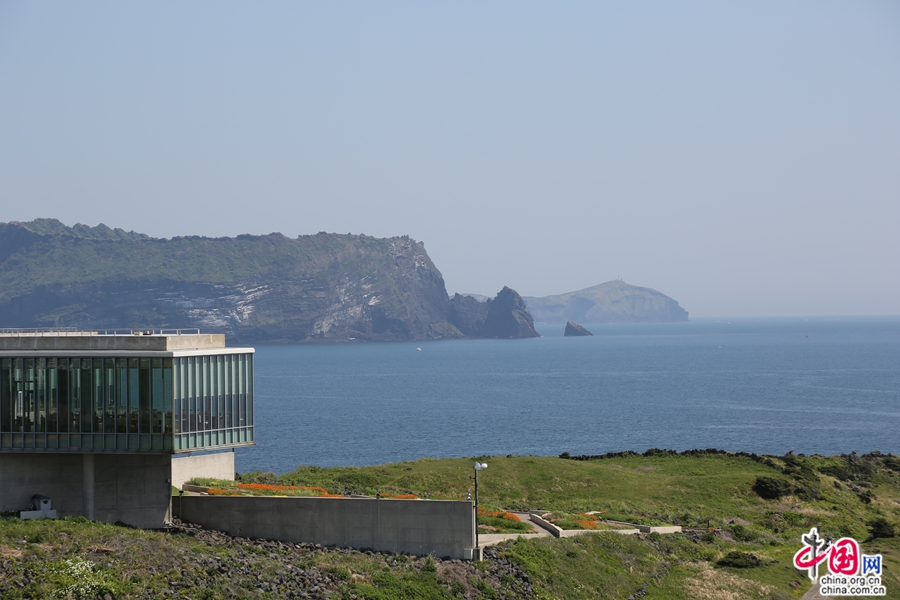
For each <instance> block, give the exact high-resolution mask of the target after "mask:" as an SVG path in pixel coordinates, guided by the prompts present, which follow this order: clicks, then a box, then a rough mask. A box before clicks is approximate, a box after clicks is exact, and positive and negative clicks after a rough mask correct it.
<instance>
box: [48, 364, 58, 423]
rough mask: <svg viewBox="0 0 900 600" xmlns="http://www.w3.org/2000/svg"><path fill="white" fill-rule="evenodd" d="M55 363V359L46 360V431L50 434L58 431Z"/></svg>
mask: <svg viewBox="0 0 900 600" xmlns="http://www.w3.org/2000/svg"><path fill="white" fill-rule="evenodd" d="M56 363H57V361H56V359H55V358H48V359H47V371H46V373H47V431H48V432H50V433H56V431H57V430H58V429H59V420H58V410H59V405H58V397H59V395H58V394H59V380H58V378H57V371H56V369H57V364H56ZM48 439H50V438H48ZM52 439H53V440H56V439H57V438H56V437H53V438H52Z"/></svg>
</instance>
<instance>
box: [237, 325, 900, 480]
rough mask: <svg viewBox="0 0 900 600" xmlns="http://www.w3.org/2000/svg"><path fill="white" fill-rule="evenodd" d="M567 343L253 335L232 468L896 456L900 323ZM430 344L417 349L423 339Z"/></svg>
mask: <svg viewBox="0 0 900 600" xmlns="http://www.w3.org/2000/svg"><path fill="white" fill-rule="evenodd" d="M586 327H588V329H590V330H591V331H593V332H594V337H581V338H566V337H563V336H562V331H563V327H562V326H560V325H543V326H542V325H538V330H539V331H541V333H543V334H544V336H545V337H542V338H534V339H525V340H448V341H438V342H410V343H406V342H395V343H357V344H331V345H309V344H305V345H287V346H257V348H256V352H257V354H256V362H255V369H256V389H255V391H256V440H257V444H258V445H257V446H256V447H254V448H249V449H242V450H239V451H238V452H237V456H236V461H237V463H236V466H237V469H238V471H249V470H264V471H274V472H276V473H284V472H288V471H291V470H293V469H294V468H296V467H297V466H298V465H301V464H303V465H319V466H339V465H371V464H381V463H386V462H396V461H403V460H414V459H417V458H422V457H435V458H443V457H458V456H478V455H506V454H517V455H525V454H534V455H558V454H559V453H561V452H563V451H568V452H570V453H572V454H602V453H604V452H612V451H621V450H635V451H644V450H646V449H647V448H653V447H656V448H669V449H675V450H686V449H690V448H711V447H712V448H721V449H725V450H732V451H737V450H743V451H747V452H757V453H775V454H783V453H785V452H787V451H789V450H794V451H796V452H804V453H807V454H813V453H821V454H839V453H844V452H850V451H857V452H860V453H863V452H869V451H872V450H876V449H877V450H881V451H882V452H895V453H896V452H900V317H877V318H875V317H872V318H862V317H857V318H845V317H842V318H839V319H837V318H836V319H824V318H809V319H797V318H795V319H787V318H785V319H732V320H730V321H728V320H721V321H720V320H703V319H698V320H695V321H692V322H689V323H665V324H620V325H612V324H586ZM417 348H421V350H417Z"/></svg>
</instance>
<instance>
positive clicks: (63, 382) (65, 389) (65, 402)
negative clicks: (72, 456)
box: [56, 358, 70, 447]
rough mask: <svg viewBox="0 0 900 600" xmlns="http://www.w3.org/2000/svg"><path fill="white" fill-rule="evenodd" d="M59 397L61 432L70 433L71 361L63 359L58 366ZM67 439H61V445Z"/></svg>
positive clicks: (58, 362)
mask: <svg viewBox="0 0 900 600" xmlns="http://www.w3.org/2000/svg"><path fill="white" fill-rule="evenodd" d="M56 377H57V385H58V386H59V389H58V390H57V393H56V395H57V397H58V398H59V430H60V431H61V432H68V431H69V419H70V416H69V404H70V400H69V361H68V359H65V358H61V359H59V360H58V361H57V365H56ZM64 439H65V438H60V445H61V447H62V441H63V440H64Z"/></svg>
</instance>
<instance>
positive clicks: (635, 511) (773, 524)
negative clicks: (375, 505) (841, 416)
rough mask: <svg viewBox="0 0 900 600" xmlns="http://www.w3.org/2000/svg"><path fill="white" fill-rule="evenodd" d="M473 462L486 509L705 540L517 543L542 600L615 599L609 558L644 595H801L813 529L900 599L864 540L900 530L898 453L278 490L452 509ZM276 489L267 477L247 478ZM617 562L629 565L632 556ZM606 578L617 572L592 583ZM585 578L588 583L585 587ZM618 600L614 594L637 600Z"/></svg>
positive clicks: (513, 466)
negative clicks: (848, 542)
mask: <svg viewBox="0 0 900 600" xmlns="http://www.w3.org/2000/svg"><path fill="white" fill-rule="evenodd" d="M475 460H481V461H486V462H487V463H488V465H489V468H488V469H487V470H486V471H483V472H482V473H481V474H480V475H479V495H480V499H481V502H482V503H483V504H486V505H489V506H495V507H498V508H507V509H522V510H528V509H532V510H533V509H544V510H554V511H560V512H569V513H578V512H585V511H608V514H611V515H619V516H623V517H627V516H631V517H632V519H639V518H644V519H651V520H656V521H663V522H666V523H671V524H677V525H681V526H683V527H685V528H693V529H696V530H697V531H696V532H694V533H690V534H686V535H675V536H663V537H658V538H656V536H652V537H654V538H656V539H653V540H650V539H649V538H648V540H644V541H640V540H628V539H626V540H622V539H619V538H609V537H608V536H609V535H610V534H606V536H604V535H603V534H598V535H597V536H589V538H583V539H582V538H577V539H567V540H550V539H542V540H521V541H519V542H516V543H513V544H512V545H511V546H509V547H508V548H506V549H505V550H504V552H505V554H506V556H509V557H511V558H512V559H513V560H514V561H515V562H517V563H518V564H522V565H524V566H525V567H526V569H527V570H528V572H529V574H530V575H532V576H533V577H534V578H535V580H537V581H540V582H541V583H539V584H538V585H537V587H538V589H539V590H542V593H543V594H545V595H546V597H561V598H592V597H600V596H602V595H604V594H608V593H611V592H608V590H607V586H613V587H615V586H614V585H613V583H611V582H610V579H609V578H614V579H615V578H621V577H623V574H622V573H621V572H619V571H616V569H612V571H616V572H615V573H614V572H612V571H610V568H609V567H608V565H609V560H611V559H610V555H615V556H618V557H619V559H617V560H619V561H622V560H624V563H623V564H629V565H630V561H636V564H638V563H640V564H642V565H643V566H642V567H640V569H641V572H642V573H644V575H645V576H646V575H647V574H648V573H655V574H656V575H653V576H649V580H648V581H644V583H645V584H646V585H647V590H646V593H647V596H646V597H647V598H704V597H709V598H713V597H717V596H716V595H715V594H712V592H711V591H710V590H715V589H729V590H732V592H733V593H735V594H738V595H736V596H733V597H735V598H744V597H746V598H756V597H759V598H778V597H792V596H793V593H794V591H795V590H802V589H806V588H807V587H808V585H809V581H808V579H807V578H806V575H805V573H798V572H797V571H796V570H795V569H794V568H793V567H792V566H791V558H792V556H793V554H794V553H795V552H796V551H797V550H798V549H799V548H800V545H799V540H800V536H801V535H802V534H803V533H806V532H808V531H809V529H810V528H811V527H813V526H817V525H818V526H821V528H822V529H821V530H822V533H823V535H831V536H833V537H834V538H839V537H842V536H851V537H854V538H855V539H857V540H858V541H860V542H862V543H863V552H864V553H867V554H877V553H881V554H883V555H884V559H885V563H886V567H885V575H884V577H883V581H884V582H885V584H886V585H887V587H888V597H893V598H900V538H897V537H893V538H887V539H883V538H877V539H870V538H871V535H870V531H869V529H870V525H871V524H872V523H873V522H875V521H876V520H877V519H884V520H886V521H887V522H888V523H889V524H891V525H893V526H894V528H895V529H897V530H900V458H898V457H896V456H892V455H885V456H883V455H879V454H871V455H866V456H856V455H849V456H844V457H840V456H832V457H822V456H801V455H796V456H795V455H788V456H783V457H760V456H756V455H736V454H725V453H719V452H716V451H711V452H707V451H701V452H686V453H682V454H676V453H670V452H666V451H655V450H650V451H648V452H647V453H645V454H643V455H638V454H634V453H620V454H614V455H606V456H605V457H602V458H599V457H598V458H595V459H593V460H571V459H563V458H555V457H531V456H510V457H484V456H483V457H473V458H467V459H446V460H430V459H426V460H419V461H415V462H409V463H397V464H389V465H381V466H375V467H359V468H333V469H321V468H317V467H300V468H298V469H297V470H295V471H294V472H292V473H288V474H285V475H282V476H281V477H278V478H277V479H278V481H279V482H282V483H291V484H309V485H319V486H323V487H325V488H328V489H329V490H330V491H334V492H344V493H346V492H349V491H356V492H362V493H374V492H384V493H414V494H417V495H419V496H427V497H432V498H438V497H446V498H454V497H462V496H464V495H465V494H466V492H471V491H472V482H471V480H470V479H469V475H470V474H471V472H472V465H473V463H474V461H475ZM271 478H273V476H271V475H265V474H260V473H252V474H247V475H245V477H244V479H257V480H265V479H271ZM759 478H768V479H771V480H774V481H775V482H781V483H782V484H783V489H782V491H783V492H784V495H781V496H780V497H778V498H771V499H766V498H763V497H761V496H760V493H759V492H758V491H757V490H756V489H755V487H759V486H758V481H759ZM768 479H762V481H763V482H766V481H768ZM864 540H869V541H866V542H864ZM648 543H649V547H648V546H647V544H648ZM733 551H738V552H744V553H751V554H753V555H754V556H756V557H757V558H759V559H760V560H761V562H762V564H761V565H760V566H758V567H755V568H734V567H727V566H720V565H719V564H718V562H719V561H722V560H723V559H725V558H726V556H727V555H728V553H729V552H733ZM622 553H625V555H627V556H628V557H629V558H628V559H627V560H625V559H623V558H622V556H623V555H622ZM641 561H644V562H641ZM614 563H615V561H614ZM614 563H613V564H614ZM664 563H665V564H664ZM597 569H600V572H602V573H608V575H605V576H600V575H595V574H593V573H595V571H596V570H597ZM654 569H656V571H654ZM660 570H663V571H665V572H664V573H662V571H660ZM823 572H824V570H823ZM588 573H592V575H591V576H590V581H586V580H585V577H587V576H588V575H587V574H588ZM591 582H593V583H591ZM622 585H625V584H624V583H623V584H622ZM626 587H627V586H626ZM609 589H612V588H609ZM617 589H618V588H617ZM604 590H607V591H604ZM703 590H706V591H703ZM739 590H743V591H739ZM753 590H755V591H753ZM632 591H633V590H632ZM617 593H618V592H616V593H613V595H611V596H609V597H627V596H628V594H626V595H625V596H618V595H616V594H617ZM598 594H599V595H598ZM742 594H743V595H742ZM784 594H787V595H784Z"/></svg>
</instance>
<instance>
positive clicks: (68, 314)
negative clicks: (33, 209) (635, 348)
mask: <svg viewBox="0 0 900 600" xmlns="http://www.w3.org/2000/svg"><path fill="white" fill-rule="evenodd" d="M0 281H3V282H4V285H3V286H2V287H0V327H52V326H72V327H79V328H194V327H199V328H201V329H202V330H203V331H205V332H210V333H214V332H220V333H226V334H227V335H228V336H229V339H230V340H231V341H243V342H259V341H268V342H296V341H341V340H410V339H415V340H425V339H439V338H453V337H463V336H464V335H466V334H464V333H463V332H462V331H460V329H459V328H457V327H456V326H455V325H453V324H452V323H451V301H450V299H449V298H448V297H447V292H446V288H445V287H444V279H443V277H442V275H441V273H440V271H438V269H437V267H435V265H434V263H432V261H431V259H430V258H429V257H428V254H427V253H426V252H425V247H424V245H423V244H422V243H421V242H417V241H415V240H413V239H410V238H409V237H407V236H402V237H394V238H384V239H381V238H373V237H369V236H364V235H339V234H327V233H320V234H317V235H310V236H299V237H296V238H289V237H286V236H284V235H282V234H280V233H272V234H269V235H258V236H257V235H240V236H237V237H236V238H227V237H226V238H206V237H199V236H192V237H175V238H171V239H158V238H151V237H148V236H146V235H143V234H139V233H135V232H125V231H123V230H121V229H110V228H109V227H106V226H105V225H102V224H101V225H99V226H97V227H88V226H85V225H80V224H79V225H76V226H74V227H67V226H65V225H63V224H62V223H60V222H59V221H57V220H55V219H37V220H35V221H32V222H29V223H17V222H13V223H0ZM516 296H518V295H516ZM520 301H521V299H520ZM513 304H514V303H513ZM522 306H523V307H524V304H522ZM513 310H518V309H517V308H515V307H510V311H511V317H512V318H513V319H514V320H515V319H521V318H522V317H521V315H519V314H518V313H516V315H512V311H513ZM504 317H505V315H499V316H497V317H495V319H499V320H503V318H504ZM477 337H483V336H480V335H479V336H477Z"/></svg>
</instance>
